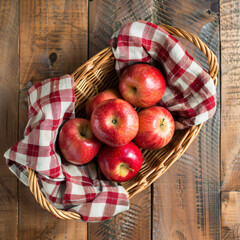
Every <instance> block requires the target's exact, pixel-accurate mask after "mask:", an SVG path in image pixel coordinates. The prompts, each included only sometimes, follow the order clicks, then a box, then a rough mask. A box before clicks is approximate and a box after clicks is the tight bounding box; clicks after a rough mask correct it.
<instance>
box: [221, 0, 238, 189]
mask: <svg viewBox="0 0 240 240" xmlns="http://www.w3.org/2000/svg"><path fill="white" fill-rule="evenodd" d="M220 3H221V4H220V11H221V12H220V13H221V18H220V32H221V68H222V89H221V96H222V114H221V146H222V148H221V167H222V171H221V182H222V185H221V189H222V190H223V191H235V190H236V191H239V190H240V181H239V179H240V138H239V136H240V128H239V127H236V126H239V124H240V104H239V103H240V100H239V99H240V98H239V96H240V95H239V93H240V81H239V74H240V57H239V49H240V42H239V39H240V22H239V20H240V17H239V13H240V2H239V1H238V0H231V1H230V0H229V1H228V0H224V1H223V0H221V1H220Z"/></svg>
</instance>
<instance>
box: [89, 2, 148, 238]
mask: <svg viewBox="0 0 240 240" xmlns="http://www.w3.org/2000/svg"><path fill="white" fill-rule="evenodd" d="M89 13H90V15H89V23H90V25H89V30H90V33H89V36H90V38H89V57H91V56H93V55H94V54H96V53H97V52H99V51H100V50H102V49H104V48H106V47H108V46H109V44H110V38H111V35H112V34H113V32H114V31H116V30H118V29H119V28H121V26H123V25H124V24H126V23H128V22H131V21H136V20H138V19H143V20H147V21H151V17H152V1H150V0H144V1H136V0H134V1H127V0H123V1H120V0H117V1H110V0H100V1H93V2H91V3H90V9H89ZM88 232H89V233H88V234H89V235H88V236H89V240H95V239H97V240H105V239H109V240H110V239H133V240H135V239H138V240H141V239H142V240H148V239H151V188H150V187H149V188H147V189H146V190H145V191H143V192H142V193H140V194H139V195H137V196H136V197H134V198H133V199H131V201H130V209H129V210H128V211H127V212H124V213H122V214H119V215H118V216H116V217H114V218H113V219H110V220H107V221H105V222H103V223H96V224H89V225H88Z"/></svg>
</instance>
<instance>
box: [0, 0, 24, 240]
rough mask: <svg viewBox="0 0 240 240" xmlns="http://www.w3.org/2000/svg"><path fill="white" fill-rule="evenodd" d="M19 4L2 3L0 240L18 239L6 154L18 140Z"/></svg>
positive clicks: (13, 190) (15, 191) (13, 179)
mask: <svg viewBox="0 0 240 240" xmlns="http://www.w3.org/2000/svg"><path fill="white" fill-rule="evenodd" d="M18 18H19V1H18V0H14V1H0V36H1V37H0V49H1V54H0V86H1V87H0V213H1V214H0V239H11V240H14V239H17V235H18V234H17V226H18V189H17V178H16V177H15V176H14V175H13V174H12V173H11V172H10V171H9V170H8V168H7V166H6V163H5V158H4V157H3V154H4V152H5V151H6V150H7V149H8V148H9V147H10V146H11V145H13V144H14V143H15V142H16V141H17V139H18V80H19V51H18V40H19V22H18Z"/></svg>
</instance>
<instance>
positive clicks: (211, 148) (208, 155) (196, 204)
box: [152, 0, 220, 240]
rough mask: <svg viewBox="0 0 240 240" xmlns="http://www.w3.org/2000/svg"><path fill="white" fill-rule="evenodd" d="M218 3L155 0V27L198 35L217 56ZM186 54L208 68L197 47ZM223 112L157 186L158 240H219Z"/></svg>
mask: <svg viewBox="0 0 240 240" xmlns="http://www.w3.org/2000/svg"><path fill="white" fill-rule="evenodd" d="M217 6H218V1H215V0H212V1H204V0H200V1H193V0H186V1H180V0H168V1H164V2H159V1H153V7H154V8H153V11H154V17H153V21H154V23H156V24H169V25H173V26H177V27H181V28H183V29H185V30H187V31H189V32H191V33H194V34H196V35H198V36H200V38H201V39H202V40H204V42H206V43H207V44H208V45H209V46H210V48H211V49H212V50H213V51H214V52H215V54H217V55H218V41H219V40H218V7H217ZM182 42H183V44H184V46H185V47H186V49H187V50H188V51H189V52H190V54H192V55H193V56H194V57H195V58H196V59H197V60H198V61H199V62H200V64H201V65H202V66H203V67H204V68H205V69H207V67H208V65H207V61H206V58H205V57H204V56H203V54H201V53H200V52H199V51H196V48H195V47H193V46H192V44H190V43H188V42H186V41H182ZM219 119H220V108H219V89H218V110H217V112H216V114H215V116H214V117H213V118H212V119H211V120H209V121H208V122H207V123H206V124H205V125H204V127H203V128H202V130H201V132H200V134H199V135H198V137H197V138H196V140H195V141H194V142H193V144H192V145H191V146H190V148H189V149H188V150H187V152H186V153H185V154H184V155H183V156H182V157H181V158H180V159H179V160H178V161H177V162H176V163H175V164H174V165H173V166H172V167H171V168H170V169H169V170H168V172H166V173H165V174H164V175H163V176H162V177H161V178H160V179H158V180H157V181H156V182H155V183H154V186H153V194H154V196H153V233H152V236H153V239H156V240H170V239H186V240H187V239H220V198H219V194H220V189H219V188H220V182H219V178H220V177H219V175H220V169H219V161H220V159H219V127H220V123H219Z"/></svg>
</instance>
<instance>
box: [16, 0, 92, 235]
mask: <svg viewBox="0 0 240 240" xmlns="http://www.w3.org/2000/svg"><path fill="white" fill-rule="evenodd" d="M87 40H88V1H87V0H84V1H64V0H60V1H59V0H58V1H57V0H56V1H43V0H41V1H37V0H34V1H30V0H28V1H21V4H20V93H21V95H20V114H19V117H20V119H19V125H20V130H19V131H20V136H22V133H23V130H24V128H25V125H26V122H27V99H26V90H27V89H28V88H29V87H31V85H33V84H34V83H36V82H37V81H41V80H44V79H45V78H49V77H54V76H61V75H64V74H66V73H72V72H73V71H74V70H75V69H76V68H77V67H78V66H79V65H81V64H82V63H83V62H85V61H86V59H87V51H88V48H87V46H88V43H87ZM19 192H20V198H19V239H21V240H24V239H76V237H77V238H78V239H81V240H84V239H87V224H86V223H82V222H78V221H75V222H72V221H61V220H57V219H56V218H55V217H54V216H52V215H51V214H50V213H48V212H47V211H45V210H43V209H42V208H41V207H40V206H39V205H38V203H37V202H36V201H35V199H34V197H33V196H32V195H31V193H30V191H29V189H28V188H26V187H25V186H23V185H22V184H20V185H19Z"/></svg>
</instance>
